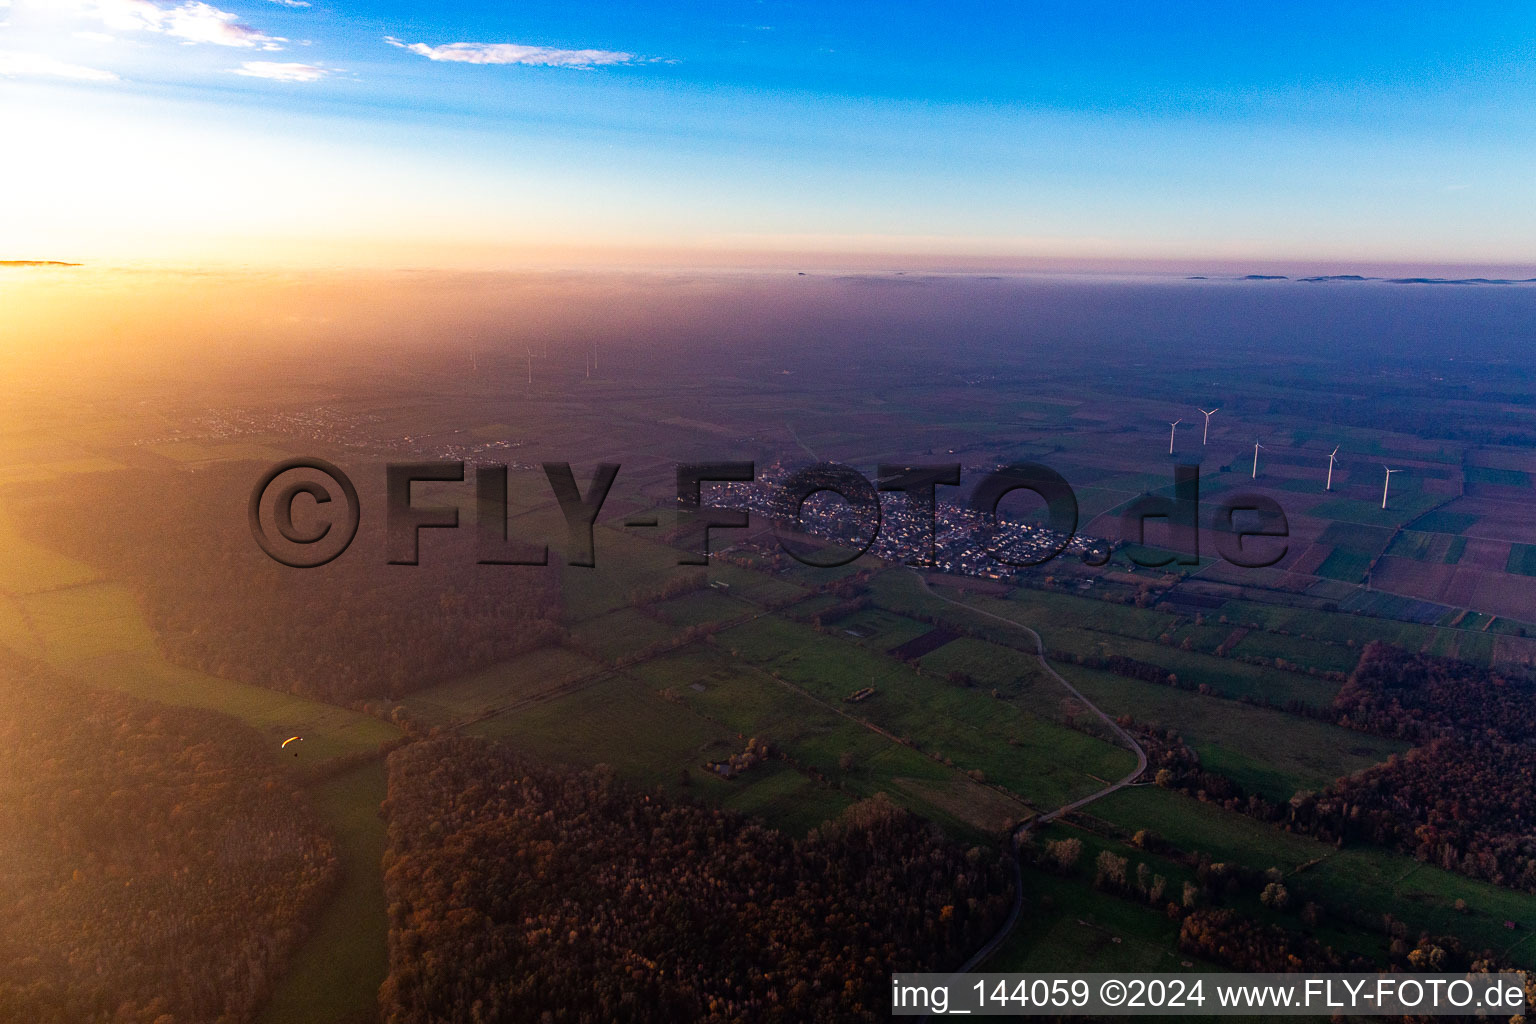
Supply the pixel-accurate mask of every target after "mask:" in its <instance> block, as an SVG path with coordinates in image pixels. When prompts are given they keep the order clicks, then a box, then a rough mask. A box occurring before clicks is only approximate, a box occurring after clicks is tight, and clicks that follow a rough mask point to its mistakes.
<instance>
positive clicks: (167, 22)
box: [64, 0, 288, 50]
mask: <svg viewBox="0 0 1536 1024" xmlns="http://www.w3.org/2000/svg"><path fill="white" fill-rule="evenodd" d="M64 2H65V3H66V4H67V5H68V6H70V7H73V8H74V9H75V10H76V11H77V12H78V13H80V14H84V15H86V16H88V17H94V18H99V19H100V20H101V22H102V24H103V25H105V26H106V27H107V28H109V29H113V30H115V31H119V32H157V33H160V34H161V35H167V36H170V37H172V38H174V39H180V40H182V41H183V42H186V43H210V44H212V45H214V46H233V47H239V48H242V49H259V50H281V49H282V48H283V47H282V44H283V43H286V42H287V41H288V40H286V39H284V38H282V37H281V36H269V35H267V34H266V33H265V32H262V31H260V30H259V29H255V28H252V27H251V26H249V25H245V24H242V23H241V22H240V16H239V15H238V14H232V13H230V12H229V11H221V10H219V8H217V7H213V6H210V5H209V4H205V3H203V2H202V0H186V2H184V3H181V4H177V5H176V6H174V7H161V6H160V5H159V4H158V3H154V2H153V0H64Z"/></svg>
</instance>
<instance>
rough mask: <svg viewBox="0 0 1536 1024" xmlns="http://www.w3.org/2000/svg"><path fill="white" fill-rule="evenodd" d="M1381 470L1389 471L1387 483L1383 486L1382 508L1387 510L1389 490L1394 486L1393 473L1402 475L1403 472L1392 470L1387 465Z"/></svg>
mask: <svg viewBox="0 0 1536 1024" xmlns="http://www.w3.org/2000/svg"><path fill="white" fill-rule="evenodd" d="M1381 468H1382V469H1385V470H1386V471H1387V479H1386V482H1385V483H1383V484H1382V485H1381V507H1382V508H1386V507H1387V488H1389V487H1391V486H1392V474H1393V473H1401V472H1402V470H1400V469H1392V468H1391V467H1390V466H1387V465H1383V466H1382V467H1381Z"/></svg>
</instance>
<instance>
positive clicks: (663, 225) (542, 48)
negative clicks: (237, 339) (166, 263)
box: [0, 0, 1536, 266]
mask: <svg viewBox="0 0 1536 1024" xmlns="http://www.w3.org/2000/svg"><path fill="white" fill-rule="evenodd" d="M0 17H3V18H6V19H7V20H8V24H7V25H6V26H5V27H3V28H0V119H3V120H0V129H3V130H4V132H5V135H6V137H8V138H10V139H12V140H15V141H16V142H17V143H18V146H17V151H18V152H24V153H26V154H27V159H26V160H24V161H22V162H20V163H19V164H18V162H15V161H8V163H7V166H6V168H5V170H3V171H0V174H3V175H6V176H8V177H10V178H11V179H12V180H11V181H10V182H9V183H7V184H8V188H7V193H8V194H9V195H13V196H14V195H17V194H27V195H31V196H33V197H35V199H36V202H35V203H33V204H31V208H30V209H15V208H13V209H11V210H10V211H9V216H8V217H7V221H8V222H9V223H8V225H4V226H7V227H8V228H9V230H8V231H7V233H8V234H9V235H10V236H11V238H12V239H13V240H15V244H25V245H26V246H27V248H28V250H29V251H28V252H27V253H25V254H23V255H25V256H28V257H30V256H31V255H32V253H33V252H34V251H38V247H41V249H43V250H47V251H46V255H47V256H49V257H53V258H71V257H77V256H80V255H82V254H83V255H86V256H111V257H114V258H133V257H142V258H154V257H162V258H168V259H169V258H178V257H182V258H199V259H206V258H214V257H217V256H220V255H223V256H227V257H229V258H239V259H267V258H273V256H274V254H282V258H283V259H285V260H295V259H298V260H299V261H300V262H302V259H300V257H302V256H305V255H306V254H307V255H308V256H309V257H311V258H313V259H314V260H316V261H318V262H348V261H349V260H353V259H359V258H365V257H366V258H367V259H370V260H379V261H386V262H397V263H398V262H413V261H415V262H432V261H434V260H439V259H447V260H449V261H450V262H468V263H475V262H477V261H479V262H497V261H503V260H505V261H511V262H516V261H517V259H519V258H522V257H526V256H528V255H529V254H544V255H546V256H548V257H549V258H552V259H558V258H560V257H561V254H573V255H575V254H585V255H588V256H589V255H590V254H592V253H598V252H613V253H620V254H624V253H627V254H630V255H631V256H634V258H636V259H640V260H642V261H643V260H644V259H654V258H661V257H662V256H663V255H664V254H667V253H672V254H677V253H682V254H684V255H685V256H686V257H687V258H689V259H697V260H702V261H705V262H707V261H709V260H710V259H719V260H720V261H723V262H729V261H730V260H733V259H742V258H744V257H743V256H742V255H741V254H748V255H750V254H752V253H770V254H786V255H789V256H797V255H801V254H822V255H824V256H826V257H827V258H833V257H834V256H836V255H837V254H862V255H864V256H868V257H873V256H882V255H889V256H892V257H898V256H899V257H902V258H904V259H905V258H907V257H912V258H915V259H920V258H922V257H933V258H943V259H957V258H972V259H978V260H982V261H986V260H993V261H1002V262H1007V261H1009V260H1017V261H1024V262H1033V263H1037V264H1038V263H1041V262H1045V263H1049V262H1050V261H1052V260H1058V261H1061V262H1063V263H1072V262H1073V261H1084V260H1087V261H1098V262H1101V263H1105V264H1114V263H1116V262H1123V263H1127V264H1130V263H1137V262H1138V261H1159V260H1162V261H1185V262H1189V261H1194V262H1199V261H1202V260H1204V261H1210V262H1212V263H1213V264H1214V263H1221V264H1227V263H1232V262H1234V261H1239V262H1240V261H1243V260H1254V261H1270V260H1274V261H1287V260H1291V261H1310V262H1312V263H1324V264H1332V263H1340V262H1341V261H1342V262H1343V263H1349V264H1350V265H1357V264H1371V263H1376V264H1379V263H1384V262H1404V263H1419V264H1425V265H1444V264H1451V263H1484V264H1493V265H1514V266H1519V265H1529V264H1531V263H1532V262H1536V256H1533V254H1532V252H1531V245H1530V242H1529V239H1531V238H1533V237H1536V231H1533V229H1536V203H1533V202H1532V198H1533V197H1532V194H1531V191H1532V190H1531V184H1530V183H1531V182H1532V181H1536V173H1533V172H1536V125H1533V121H1532V118H1531V117H1530V115H1529V111H1530V110H1532V109H1536V102H1533V101H1536V7H1531V6H1529V5H1523V4H1509V3H1504V4H1498V5H1495V4H1477V3H1463V4H1449V3H1447V4H1435V5H1418V6H1415V7H1412V8H1409V7H1404V6H1402V5H1387V4H1354V5H1338V4H1327V5H1324V4H1290V5H1245V6H1238V5H1231V4H1189V3H1181V4H1177V5H1162V6H1159V5H1148V4H1129V3H1100V4H1078V5H1063V4H1053V5H1043V4H1025V3H1019V4H1001V5H999V4H988V5H982V4H976V3H952V4H948V5H937V4H927V3H925V4H873V3H843V4H833V3H826V2H823V3H791V2H781V0H762V2H730V0H726V2H712V3H703V2H699V3H668V4H659V3H646V2H630V3H579V2H567V3H546V2H523V3H516V4H505V3H498V4H488V3H461V4H438V5H423V4H406V3H400V2H376V3H366V2H353V0H310V3H309V4H308V5H300V4H299V3H297V2H295V0H217V2H212V0H210V2H207V3H203V2H198V0H12V2H11V3H10V4H9V5H5V4H4V3H3V0H0ZM108 167H110V168H112V169H113V171H114V172H115V173H112V174H104V173H102V170H103V169H104V168H108ZM7 244H11V243H7ZM8 255H9V254H0V258H4V257H5V256H8Z"/></svg>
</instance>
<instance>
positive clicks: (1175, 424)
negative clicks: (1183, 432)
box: [1168, 417, 1184, 455]
mask: <svg viewBox="0 0 1536 1024" xmlns="http://www.w3.org/2000/svg"><path fill="white" fill-rule="evenodd" d="M1183 422H1184V420H1183V418H1182V417H1181V418H1179V419H1176V420H1174V421H1173V422H1172V423H1170V424H1168V454H1169V455H1172V454H1173V432H1174V431H1176V430H1178V429H1179V424H1180V423H1183Z"/></svg>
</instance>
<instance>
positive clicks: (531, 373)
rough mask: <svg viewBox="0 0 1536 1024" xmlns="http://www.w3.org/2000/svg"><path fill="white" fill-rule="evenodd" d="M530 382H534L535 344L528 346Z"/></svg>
mask: <svg viewBox="0 0 1536 1024" xmlns="http://www.w3.org/2000/svg"><path fill="white" fill-rule="evenodd" d="M528 383H529V384H532V383H533V346H532V345H529V346H528Z"/></svg>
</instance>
